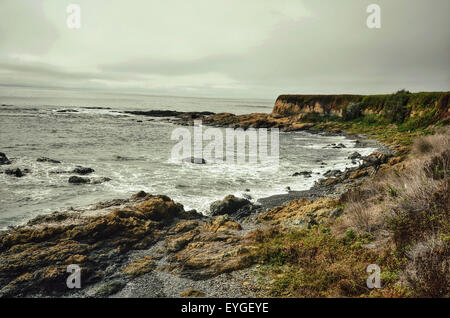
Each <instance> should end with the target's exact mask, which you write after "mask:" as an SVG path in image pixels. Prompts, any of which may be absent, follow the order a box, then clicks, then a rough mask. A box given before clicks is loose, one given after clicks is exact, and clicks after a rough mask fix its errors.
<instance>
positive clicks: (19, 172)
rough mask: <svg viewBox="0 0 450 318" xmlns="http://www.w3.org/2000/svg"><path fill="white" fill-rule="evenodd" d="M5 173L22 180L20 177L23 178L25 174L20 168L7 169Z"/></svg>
mask: <svg viewBox="0 0 450 318" xmlns="http://www.w3.org/2000/svg"><path fill="white" fill-rule="evenodd" d="M5 173H6V174H7V175H10V176H15V177H17V178H20V177H23V176H24V173H23V172H22V170H20V169H19V168H15V169H6V170H5Z"/></svg>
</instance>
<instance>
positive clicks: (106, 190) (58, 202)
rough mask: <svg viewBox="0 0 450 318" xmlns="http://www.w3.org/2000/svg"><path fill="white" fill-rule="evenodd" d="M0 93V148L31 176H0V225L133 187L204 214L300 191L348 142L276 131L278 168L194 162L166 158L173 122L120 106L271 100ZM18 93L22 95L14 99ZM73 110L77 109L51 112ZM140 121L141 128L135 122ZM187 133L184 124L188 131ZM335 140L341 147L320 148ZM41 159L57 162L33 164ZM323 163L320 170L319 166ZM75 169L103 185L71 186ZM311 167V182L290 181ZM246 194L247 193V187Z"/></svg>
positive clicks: (336, 163) (244, 104) (343, 155)
mask: <svg viewBox="0 0 450 318" xmlns="http://www.w3.org/2000/svg"><path fill="white" fill-rule="evenodd" d="M54 95H55V93H54V92H52V91H48V92H46V93H42V92H41V91H37V92H36V91H33V90H25V89H24V91H22V92H17V91H15V92H11V90H10V89H8V88H1V89H0V105H1V106H0V152H4V153H5V154H6V155H7V156H8V158H9V159H10V160H12V161H13V164H12V165H10V166H0V170H5V169H6V168H11V167H19V168H21V169H25V168H28V169H30V170H31V173H29V174H27V175H25V176H24V177H22V178H16V177H13V176H9V175H6V174H4V173H1V174H0V183H1V187H0V228H1V229H4V228H6V227H8V226H10V225H17V224H22V223H24V222H26V221H28V220H30V219H31V218H33V217H35V216H36V215H39V214H45V213H50V212H53V211H58V210H63V209H67V208H69V207H86V206H89V205H91V204H94V203H96V202H99V201H105V200H110V199H117V198H126V197H129V196H130V195H131V194H134V193H136V192H137V191H140V190H144V191H146V192H149V193H153V194H165V195H168V196H169V197H171V198H172V199H174V200H176V201H178V202H180V203H182V204H183V205H184V206H185V208H186V209H196V210H198V211H200V212H202V213H205V214H207V213H208V211H209V205H210V204H211V202H213V201H215V200H218V199H222V198H223V197H225V196H226V195H228V194H235V195H237V196H243V195H244V193H245V194H248V195H250V196H251V197H252V200H253V201H256V200H257V199H258V198H261V197H265V196H269V195H272V194H281V193H286V192H287V190H286V187H288V186H289V187H290V188H291V189H292V190H305V189H308V188H310V187H311V186H312V185H313V183H314V182H315V181H316V180H317V179H319V178H320V177H321V174H323V173H324V172H325V171H326V170H328V169H341V170H343V169H345V168H346V167H350V166H352V164H351V162H350V161H349V160H348V159H347V157H348V155H349V154H350V153H352V152H354V151H358V152H360V153H361V154H363V155H365V154H369V153H370V152H372V151H373V150H374V149H369V148H366V149H360V148H358V149H355V148H354V146H355V145H354V142H353V141H352V140H349V139H346V138H344V137H340V136H321V135H313V134H309V133H307V132H293V133H280V151H279V154H280V156H279V165H278V169H274V168H273V167H268V166H267V165H265V164H251V163H242V164H236V163H227V162H223V163H210V162H207V164H205V165H195V164H190V163H180V162H176V161H174V160H172V159H171V151H172V148H173V146H174V145H175V144H176V141H174V140H171V134H172V131H173V130H174V129H176V128H179V127H180V126H178V125H174V124H172V123H169V122H167V121H164V120H162V119H159V118H156V119H154V120H151V121H150V120H149V119H150V118H148V117H143V116H134V115H127V114H123V113H121V111H124V110H143V109H145V110H151V109H170V110H178V111H213V112H232V113H237V114H243V113H252V112H267V113H268V112H271V110H272V107H273V103H274V100H249V99H213V98H190V97H161V96H145V95H138V96H134V95H118V94H117V95H116V94H114V95H112V94H86V93H80V92H78V93H76V92H73V91H72V92H67V93H66V94H63V93H60V95H61V96H59V95H58V96H56V97H55V96H54ZM17 96H20V97H17ZM62 109H71V110H75V111H76V112H58V111H59V110H62ZM139 121H142V122H139ZM188 129H192V127H190V128H188ZM332 143H343V144H344V145H346V148H343V149H332V148H331V147H328V145H330V144H332ZM39 157H48V158H52V159H56V160H59V161H61V164H52V163H48V162H37V161H36V159H37V158H39ZM322 162H324V163H326V166H323V165H321V163H322ZM77 165H81V166H84V167H90V168H93V169H94V170H95V172H94V173H93V174H92V175H89V177H108V178H110V179H111V181H109V182H105V183H102V184H86V185H72V184H69V183H68V178H69V177H70V176H71V175H73V174H64V173H62V174H61V173H55V172H58V171H69V170H72V169H73V168H74V167H75V166H77ZM303 170H311V171H312V172H313V174H312V178H308V179H307V178H304V177H302V176H299V177H293V176H292V174H294V173H295V172H298V171H303ZM247 189H249V190H250V191H246V190H247Z"/></svg>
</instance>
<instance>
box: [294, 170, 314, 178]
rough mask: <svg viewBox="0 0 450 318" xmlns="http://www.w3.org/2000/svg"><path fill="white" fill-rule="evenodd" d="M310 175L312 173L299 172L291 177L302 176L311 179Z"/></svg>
mask: <svg viewBox="0 0 450 318" xmlns="http://www.w3.org/2000/svg"><path fill="white" fill-rule="evenodd" d="M311 174H312V171H301V172H296V173H294V174H293V175H292V176H293V177H298V176H303V177H305V178H311Z"/></svg>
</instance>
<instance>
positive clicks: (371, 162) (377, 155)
mask: <svg viewBox="0 0 450 318" xmlns="http://www.w3.org/2000/svg"><path fill="white" fill-rule="evenodd" d="M391 157H392V155H388V154H385V153H382V152H373V153H371V154H370V155H368V156H366V157H361V159H362V160H363V164H362V166H363V167H370V166H374V167H378V166H380V165H382V164H383V163H386V162H387V161H388V160H389V158H391Z"/></svg>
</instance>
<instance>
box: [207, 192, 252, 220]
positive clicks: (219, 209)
mask: <svg viewBox="0 0 450 318" xmlns="http://www.w3.org/2000/svg"><path fill="white" fill-rule="evenodd" d="M246 205H251V202H250V201H249V200H247V199H242V198H236V197H235V196H234V195H228V196H226V197H225V199H223V200H221V201H215V202H213V203H211V205H210V207H209V210H210V212H211V215H212V216H216V215H223V214H234V213H235V212H237V211H238V210H239V209H241V208H242V207H244V206H246Z"/></svg>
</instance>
